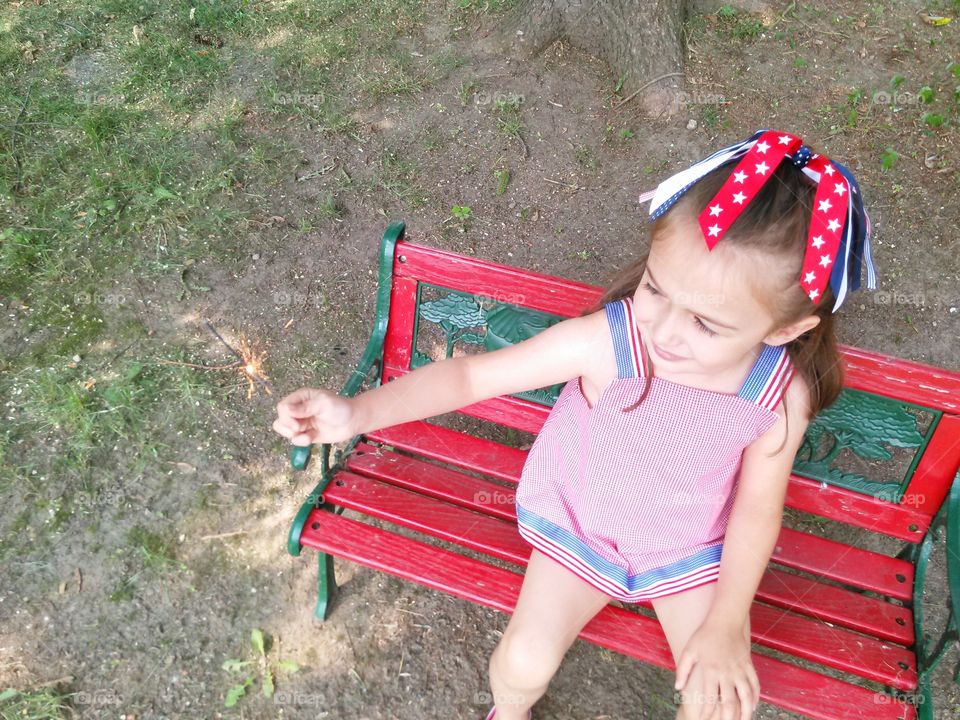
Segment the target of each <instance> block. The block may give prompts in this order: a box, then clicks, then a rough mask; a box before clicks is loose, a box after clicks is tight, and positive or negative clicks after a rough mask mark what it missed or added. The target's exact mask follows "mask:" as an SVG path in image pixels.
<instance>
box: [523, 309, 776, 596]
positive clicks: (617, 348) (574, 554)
mask: <svg viewBox="0 0 960 720" xmlns="http://www.w3.org/2000/svg"><path fill="white" fill-rule="evenodd" d="M604 310H605V311H606V316H607V321H608V323H609V326H610V332H611V336H612V339H613V344H614V352H615V357H616V363H617V373H618V378H642V377H644V376H645V372H644V365H645V362H644V359H645V353H644V348H643V343H642V339H641V337H640V333H639V330H638V329H637V325H636V322H635V319H634V314H633V304H632V298H631V297H629V296H628V297H626V298H623V299H621V300H617V301H612V302H610V303H608V304H607V305H605V306H604ZM793 372H794V367H793V364H792V362H791V361H790V358H789V355H788V354H787V352H786V348H785V347H783V346H771V345H764V348H763V350H762V352H761V353H760V355H759V356H758V358H757V360H756V361H755V363H754V365H753V367H752V368H751V370H750V372H749V373H748V375H747V377H746V379H745V380H744V382H743V384H742V386H741V388H740V391H739V392H738V393H737V396H738V397H740V398H742V399H744V400H747V401H749V402H751V403H756V404H757V405H760V406H761V407H764V408H767V409H768V410H770V411H773V409H774V408H775V407H776V404H777V403H778V402H779V400H780V397H781V395H782V393H783V391H784V389H785V388H786V386H787V383H788V382H789V380H790V378H791V377H792V376H793ZM571 382H572V383H576V384H577V385H578V388H579V378H575V379H574V380H573V381H571ZM666 383H667V385H666V387H670V386H671V385H672V386H674V389H675V390H683V389H684V387H685V386H678V384H676V383H672V382H671V381H666ZM703 392H704V393H707V394H713V393H711V391H703ZM581 394H582V393H581ZM717 395H722V396H729V393H717ZM602 400H603V395H601V398H600V399H598V401H597V404H599V403H600V402H601V401H602ZM594 410H596V408H595V407H594V408H590V409H588V412H592V411H594ZM638 411H639V409H638V410H635V411H634V412H638ZM541 432H542V430H541ZM516 510H517V521H518V529H519V532H520V534H521V536H523V537H524V538H525V539H526V540H527V541H528V542H529V543H530V544H531V545H533V546H534V547H536V548H537V549H538V550H540V551H541V552H542V553H544V554H545V555H548V556H549V557H551V558H553V559H554V560H555V561H557V562H559V563H560V564H562V565H564V566H565V567H567V568H568V569H569V570H571V571H572V572H574V573H576V574H577V575H578V576H580V577H581V578H583V579H584V580H586V581H587V582H589V583H590V584H592V585H593V586H594V587H596V588H598V589H600V590H601V591H602V592H605V593H607V594H608V595H610V596H612V597H614V598H617V599H620V600H624V601H627V602H636V601H638V600H642V599H649V598H653V597H659V596H662V595H669V594H673V593H677V592H680V591H682V590H687V589H690V588H693V587H697V586H698V585H703V584H706V583H708V582H713V581H715V580H716V579H717V578H718V576H719V568H720V557H721V552H722V541H720V542H717V543H716V544H714V545H710V546H708V547H705V548H703V549H701V550H699V551H697V552H695V553H693V554H691V555H689V556H687V557H685V558H682V559H680V560H677V561H675V562H672V563H669V564H665V565H663V566H660V567H655V568H652V569H649V570H647V571H644V572H640V573H637V574H634V575H629V574H628V571H627V569H626V568H624V567H622V566H620V565H617V564H615V563H613V562H611V561H610V560H609V559H607V558H604V557H601V556H600V555H599V554H597V552H595V551H594V550H593V549H592V548H591V547H590V546H589V545H587V544H586V543H585V542H584V541H583V540H582V539H581V538H580V537H577V536H576V535H575V534H574V533H573V532H571V531H570V530H568V529H566V528H563V527H560V526H559V525H556V524H555V523H553V522H551V521H550V520H547V519H545V518H543V517H541V516H540V515H538V514H536V513H534V512H531V511H529V510H527V509H526V508H524V507H522V506H521V505H520V503H519V502H518V503H517V506H516Z"/></svg>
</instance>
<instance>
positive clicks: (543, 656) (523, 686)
mask: <svg viewBox="0 0 960 720" xmlns="http://www.w3.org/2000/svg"><path fill="white" fill-rule="evenodd" d="M609 601H610V596H609V595H606V594H604V593H603V592H601V591H599V590H597V589H596V588H595V587H593V586H592V585H590V584H588V583H587V582H585V581H584V580H582V579H581V578H580V577H578V576H577V575H576V574H574V573H573V572H571V571H570V570H568V569H567V568H565V567H564V566H563V565H561V564H560V563H558V562H556V561H555V560H553V559H552V558H551V557H549V556H547V555H544V554H543V553H541V552H539V551H538V550H536V549H534V550H533V552H532V553H531V554H530V561H529V563H528V564H527V572H526V574H525V575H524V578H523V585H522V586H521V587H520V596H519V597H518V598H517V607H516V609H515V610H514V611H513V615H511V616H510V622H509V623H507V629H506V631H505V632H504V633H503V637H502V638H501V639H500V642H499V644H498V645H497V647H496V648H495V649H494V651H493V654H492V655H491V656H490V688H491V690H492V691H493V699H494V703H495V704H496V707H497V712H496V720H526V718H527V710H528V709H529V708H530V707H532V706H533V704H534V703H535V702H536V701H537V700H539V699H540V697H541V696H542V695H543V694H544V693H545V692H546V690H547V685H548V684H549V683H550V680H551V678H553V676H554V674H555V673H556V671H557V670H558V669H559V667H560V662H561V661H562V660H563V656H564V655H565V654H566V652H567V650H568V649H569V648H570V646H571V645H572V644H573V641H574V640H576V639H577V635H579V634H580V630H582V629H583V626H584V625H586V624H587V623H588V622H589V621H590V619H591V618H592V617H593V616H594V615H596V614H597V613H598V612H600V611H601V610H602V609H603V608H604V606H606V604H607V603H608V602H609Z"/></svg>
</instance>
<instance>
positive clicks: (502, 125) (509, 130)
mask: <svg viewBox="0 0 960 720" xmlns="http://www.w3.org/2000/svg"><path fill="white" fill-rule="evenodd" d="M520 104H521V100H520V99H519V98H518V97H508V98H497V99H495V100H494V101H493V110H494V112H495V113H496V114H497V129H498V130H499V131H500V132H501V133H503V134H504V135H506V136H508V137H519V136H520V133H521V132H522V131H523V121H522V120H521V118H520Z"/></svg>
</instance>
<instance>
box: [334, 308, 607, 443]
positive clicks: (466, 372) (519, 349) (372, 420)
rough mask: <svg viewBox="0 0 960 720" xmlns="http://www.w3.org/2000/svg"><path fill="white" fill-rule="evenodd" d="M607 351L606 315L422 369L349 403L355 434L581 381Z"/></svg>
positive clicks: (570, 322)
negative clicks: (591, 363)
mask: <svg viewBox="0 0 960 720" xmlns="http://www.w3.org/2000/svg"><path fill="white" fill-rule="evenodd" d="M603 342H606V343H607V345H610V343H611V341H610V332H609V329H608V327H607V321H606V316H605V313H604V312H603V311H602V310H600V311H598V312H596V313H591V314H590V315H584V316H581V317H573V318H568V319H566V320H562V321H560V322H558V323H556V324H555V325H551V326H550V327H549V328H547V329H546V330H543V331H541V332H540V333H538V334H537V335H534V336H533V337H532V338H529V339H527V340H524V341H523V342H520V343H517V344H515V345H511V346H509V347H505V348H501V349H499V350H494V351H491V352H486V353H480V354H477V355H462V356H459V357H455V358H448V359H446V360H441V361H438V362H432V363H429V364H428V365H423V366H421V367H419V368H417V369H416V370H414V371H413V372H410V373H407V374H406V375H403V376H401V377H399V378H397V379H396V380H394V381H392V382H389V383H386V384H385V385H381V386H380V387H376V388H373V389H372V390H368V391H367V392H364V393H361V394H360V395H357V396H356V397H354V398H352V405H353V430H354V432H355V433H356V434H359V433H365V432H372V431H373V430H379V429H380V428H383V427H389V426H391V425H397V424H399V423H403V422H409V421H411V420H422V419H424V418H428V417H434V416H436V415H442V414H444V413H446V412H450V411H453V410H457V409H458V408H462V407H465V406H467V405H471V404H473V403H475V402H480V401H481V400H486V399H487V398H492V397H498V396H500V395H508V394H511V393H517V392H521V391H523V390H535V389H536V388H541V387H545V386H548V385H554V384H556V383H559V382H565V381H567V380H570V379H571V378H575V377H577V376H579V375H582V374H583V373H584V371H585V369H586V368H587V367H588V363H587V360H588V359H589V358H590V357H591V354H593V355H596V353H597V348H598V345H597V343H603Z"/></svg>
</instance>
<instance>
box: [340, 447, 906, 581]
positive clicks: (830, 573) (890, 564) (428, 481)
mask: <svg viewBox="0 0 960 720" xmlns="http://www.w3.org/2000/svg"><path fill="white" fill-rule="evenodd" d="M357 451H360V452H363V453H364V454H362V455H357V454H356V453H357ZM346 467H347V469H349V470H353V471H354V472H362V473H363V474H366V475H370V476H372V477H377V478H380V479H382V480H390V481H391V482H396V483H397V484H400V485H402V486H403V487H406V488H409V489H415V490H419V491H421V492H423V493H425V494H427V495H431V496H434V497H442V498H443V499H445V500H448V501H450V502H455V503H457V504H459V505H463V506H466V507H472V508H473V509H476V510H484V511H487V512H490V513H493V514H496V515H498V516H499V517H502V518H504V519H512V520H515V519H516V510H515V509H514V489H513V488H512V487H505V486H500V485H496V484H494V483H490V482H487V481H482V480H480V479H479V478H475V477H473V476H472V475H466V474H463V473H459V472H457V471H456V470H453V469H450V468H441V467H439V466H437V465H433V464H432V463H428V462H426V461H423V460H418V459H416V458H410V457H407V456H406V455H400V454H398V453H394V452H390V451H386V450H383V449H382V448H381V449H380V450H379V452H377V446H375V445H370V444H368V443H357V446H356V448H355V449H354V453H353V454H351V455H350V456H349V457H348V458H347V460H346ZM493 492H495V493H497V494H498V495H497V497H499V499H500V502H497V503H489V504H485V503H483V502H481V501H478V496H479V495H480V494H482V493H493ZM772 559H773V560H774V561H775V562H778V563H780V564H782V565H786V566H788V567H793V568H796V569H798V570H803V571H805V572H809V573H812V574H815V575H823V576H825V577H827V578H830V579H832V580H835V581H837V582H842V583H846V584H848V585H853V586H855V587H859V588H863V589H865V590H872V591H874V592H878V593H881V594H884V595H890V596H892V597H896V598H898V599H900V600H910V599H911V598H912V597H913V596H912V587H913V565H912V564H911V563H910V562H909V561H907V560H898V559H896V558H891V557H888V556H886V555H881V554H880V553H875V552H872V551H870V550H863V549H861V548H857V547H853V546H850V545H843V544H842V543H838V542H835V541H833V540H828V539H826V538H821V537H817V536H815V535H810V534H809V533H803V532H799V531H797V530H793V529H791V528H786V527H783V528H781V529H780V537H779V539H778V541H777V545H776V547H775V548H774V552H773V558H772ZM898 575H899V576H901V577H903V580H902V581H900V580H898V579H897V576H898Z"/></svg>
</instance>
